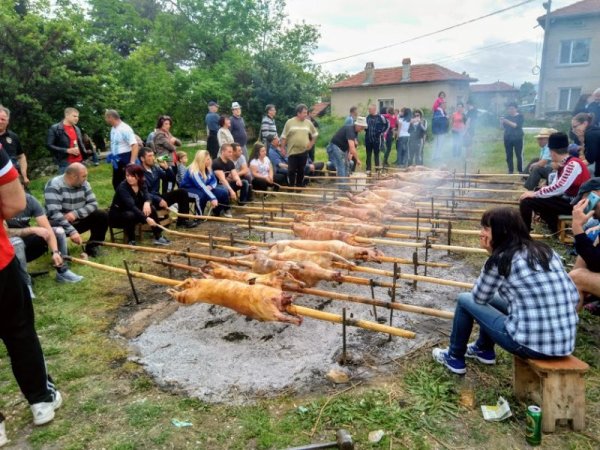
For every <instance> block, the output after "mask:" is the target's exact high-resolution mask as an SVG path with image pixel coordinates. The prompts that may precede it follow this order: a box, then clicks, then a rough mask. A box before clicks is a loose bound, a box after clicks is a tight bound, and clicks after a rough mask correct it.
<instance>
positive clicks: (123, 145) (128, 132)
mask: <svg viewBox="0 0 600 450" xmlns="http://www.w3.org/2000/svg"><path fill="white" fill-rule="evenodd" d="M133 144H137V140H136V139H135V134H133V130H132V129H131V127H130V126H129V125H127V124H126V123H125V122H121V123H120V124H119V125H117V126H116V127H112V128H111V129H110V152H111V153H112V154H113V155H120V154H122V153H128V152H130V151H131V146H132V145H133Z"/></svg>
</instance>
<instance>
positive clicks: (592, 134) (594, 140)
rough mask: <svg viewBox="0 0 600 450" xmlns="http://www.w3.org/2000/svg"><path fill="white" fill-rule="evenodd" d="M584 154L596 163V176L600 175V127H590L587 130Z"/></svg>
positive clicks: (591, 161) (589, 160)
mask: <svg viewBox="0 0 600 450" xmlns="http://www.w3.org/2000/svg"><path fill="white" fill-rule="evenodd" d="M584 140H585V143H584V154H585V159H586V160H587V161H588V162H589V163H590V164H592V163H596V169H595V170H594V176H595V177H600V127H589V128H588V129H587V130H585V138H584Z"/></svg>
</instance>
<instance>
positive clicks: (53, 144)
mask: <svg viewBox="0 0 600 450" xmlns="http://www.w3.org/2000/svg"><path fill="white" fill-rule="evenodd" d="M75 133H77V146H78V147H79V151H80V152H81V154H82V155H83V154H85V145H83V139H82V137H81V130H80V129H79V127H77V126H75ZM71 147H72V145H71V140H70V139H69V135H68V134H67V133H66V132H65V127H64V125H63V123H62V121H61V122H58V123H55V124H54V125H52V126H51V127H50V128H49V129H48V137H47V138H46V148H48V150H50V153H52V156H54V161H56V163H57V164H60V163H61V162H64V161H66V160H67V156H69V155H68V153H67V149H69V148H71Z"/></svg>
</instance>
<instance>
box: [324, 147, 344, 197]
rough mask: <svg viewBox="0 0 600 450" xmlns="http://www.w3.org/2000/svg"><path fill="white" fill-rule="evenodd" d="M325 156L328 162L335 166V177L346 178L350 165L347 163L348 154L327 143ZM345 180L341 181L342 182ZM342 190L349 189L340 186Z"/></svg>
mask: <svg viewBox="0 0 600 450" xmlns="http://www.w3.org/2000/svg"><path fill="white" fill-rule="evenodd" d="M327 155H328V156H329V160H330V161H331V162H332V163H333V165H334V166H335V172H336V176H338V177H347V176H348V175H349V174H350V164H349V161H348V153H346V152H344V151H342V150H341V149H340V148H339V147H338V146H337V145H335V144H332V143H329V145H328V146H327ZM344 181H346V180H342V182H344ZM342 187H343V188H346V189H350V188H349V186H346V185H344V186H342Z"/></svg>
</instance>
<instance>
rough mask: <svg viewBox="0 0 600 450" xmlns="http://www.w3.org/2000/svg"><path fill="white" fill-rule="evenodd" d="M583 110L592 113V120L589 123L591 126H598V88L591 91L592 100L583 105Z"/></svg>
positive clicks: (599, 109)
mask: <svg viewBox="0 0 600 450" xmlns="http://www.w3.org/2000/svg"><path fill="white" fill-rule="evenodd" d="M585 112H588V113H591V114H593V115H594V122H593V123H591V124H590V125H591V126H593V127H598V126H600V88H598V89H596V90H595V91H594V92H593V93H592V102H591V103H590V104H589V105H587V106H586V107H585Z"/></svg>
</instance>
